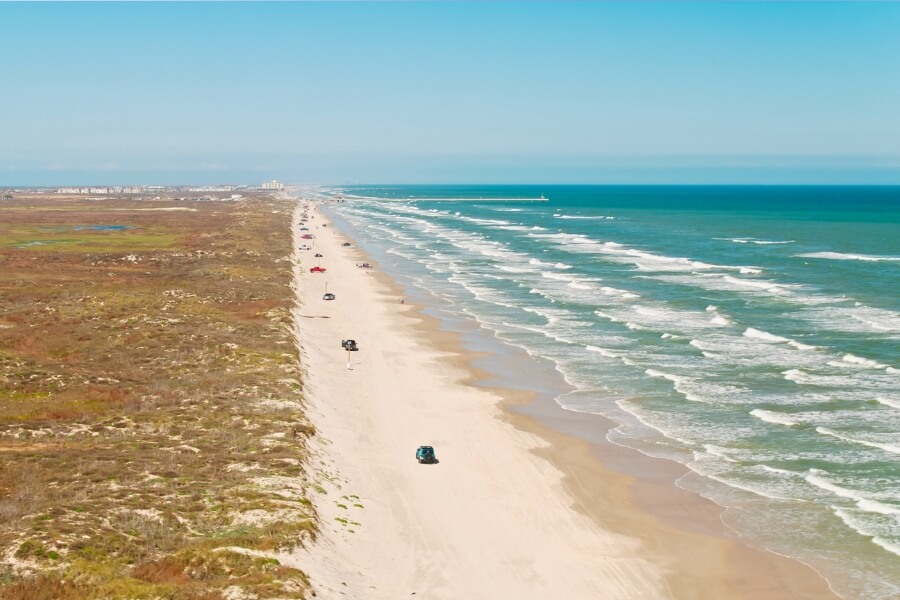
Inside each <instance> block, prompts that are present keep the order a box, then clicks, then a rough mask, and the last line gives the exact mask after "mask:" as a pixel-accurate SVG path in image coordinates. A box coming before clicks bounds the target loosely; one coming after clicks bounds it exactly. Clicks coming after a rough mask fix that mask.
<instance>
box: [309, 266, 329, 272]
mask: <svg viewBox="0 0 900 600" xmlns="http://www.w3.org/2000/svg"><path fill="white" fill-rule="evenodd" d="M309 272H310V273H324V272H325V267H313V268H312V269H310V270H309Z"/></svg>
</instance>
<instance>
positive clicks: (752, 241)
mask: <svg viewBox="0 0 900 600" xmlns="http://www.w3.org/2000/svg"><path fill="white" fill-rule="evenodd" d="M713 239H716V240H722V241H728V242H734V243H735V244H758V245H760V246H769V245H772V244H793V243H794V240H783V241H782V240H759V239H756V238H720V237H717V238H713Z"/></svg>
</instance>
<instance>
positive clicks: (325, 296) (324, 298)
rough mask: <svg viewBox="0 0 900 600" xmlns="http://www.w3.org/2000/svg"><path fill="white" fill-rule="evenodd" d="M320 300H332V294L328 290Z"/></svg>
mask: <svg viewBox="0 0 900 600" xmlns="http://www.w3.org/2000/svg"><path fill="white" fill-rule="evenodd" d="M322 300H334V294H332V293H330V292H329V293H328V294H325V295H324V296H322Z"/></svg>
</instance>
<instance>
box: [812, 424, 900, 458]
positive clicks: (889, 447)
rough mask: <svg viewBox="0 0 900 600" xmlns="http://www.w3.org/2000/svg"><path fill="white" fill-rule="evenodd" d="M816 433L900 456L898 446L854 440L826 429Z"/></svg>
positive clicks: (899, 446) (823, 428)
mask: <svg viewBox="0 0 900 600" xmlns="http://www.w3.org/2000/svg"><path fill="white" fill-rule="evenodd" d="M816 431H817V432H818V433H821V434H822V435H830V436H831V437H835V438H837V439H839V440H842V441H844V442H849V443H851V444H859V445H861V446H868V447H869V448H878V449H879V450H884V451H885V452H890V453H892V454H900V445H897V444H885V443H882V442H873V441H869V440H861V439H858V438H852V437H850V436H847V435H842V434H840V433H838V432H837V431H833V430H831V429H826V428H825V427H816Z"/></svg>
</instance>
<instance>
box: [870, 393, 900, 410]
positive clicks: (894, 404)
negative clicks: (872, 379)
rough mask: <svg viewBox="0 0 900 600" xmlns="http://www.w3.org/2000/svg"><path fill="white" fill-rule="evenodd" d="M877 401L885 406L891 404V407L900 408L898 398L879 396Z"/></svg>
mask: <svg viewBox="0 0 900 600" xmlns="http://www.w3.org/2000/svg"><path fill="white" fill-rule="evenodd" d="M875 401H876V402H878V403H879V404H883V405H885V406H890V407H891V408H900V401H898V400H889V399H887V398H882V397H880V396H879V397H877V398H875Z"/></svg>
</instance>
